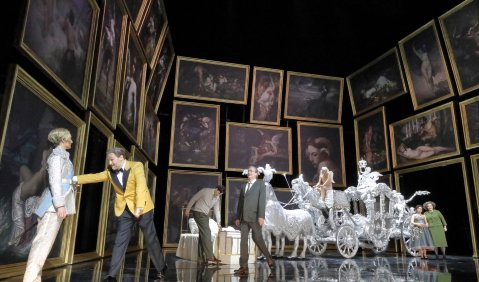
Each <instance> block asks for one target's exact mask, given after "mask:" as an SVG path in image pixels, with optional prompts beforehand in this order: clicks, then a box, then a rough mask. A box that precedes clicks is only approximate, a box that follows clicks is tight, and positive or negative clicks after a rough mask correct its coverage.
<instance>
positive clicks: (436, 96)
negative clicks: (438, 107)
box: [399, 20, 454, 110]
mask: <svg viewBox="0 0 479 282" xmlns="http://www.w3.org/2000/svg"><path fill="white" fill-rule="evenodd" d="M399 50H401V57H402V59H403V63H404V69H405V71H406V77H407V81H408V84H409V92H410V93H411V98H412V103H413V106H414V109H415V110H417V109H421V108H423V107H426V106H429V105H431V104H434V103H437V102H439V101H442V100H444V99H447V98H449V97H452V96H454V91H453V90H452V84H451V81H450V80H449V72H448V70H447V66H446V59H445V58H444V53H443V52H442V48H441V43H440V42H439V36H438V34H437V29H436V24H435V23H434V20H431V21H430V22H428V23H427V24H425V25H424V26H422V27H421V28H419V29H418V30H416V31H415V32H413V33H411V34H410V35H408V36H407V37H406V38H404V39H402V40H401V41H399Z"/></svg>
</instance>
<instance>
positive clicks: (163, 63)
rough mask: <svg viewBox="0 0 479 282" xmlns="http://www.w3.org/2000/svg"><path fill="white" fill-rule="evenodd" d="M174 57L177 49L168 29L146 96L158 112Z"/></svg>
mask: <svg viewBox="0 0 479 282" xmlns="http://www.w3.org/2000/svg"><path fill="white" fill-rule="evenodd" d="M174 59H175V50H174V49H173V41H172V39H171V33H170V30H169V29H168V30H167V31H166V36H165V40H163V45H162V47H161V51H160V53H159V54H158V57H157V58H156V63H155V65H154V67H153V70H152V75H151V76H150V79H149V80H148V86H147V91H146V97H148V99H150V102H151V104H152V105H153V108H154V109H155V112H158V108H159V107H160V102H161V98H162V97H163V91H164V90H165V85H166V81H167V79H168V75H169V74H170V70H171V66H172V65H173V61H174Z"/></svg>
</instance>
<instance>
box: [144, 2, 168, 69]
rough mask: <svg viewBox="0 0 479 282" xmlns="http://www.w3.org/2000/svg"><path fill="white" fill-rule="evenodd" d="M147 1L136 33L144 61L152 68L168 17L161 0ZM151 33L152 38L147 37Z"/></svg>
mask: <svg viewBox="0 0 479 282" xmlns="http://www.w3.org/2000/svg"><path fill="white" fill-rule="evenodd" d="M149 2H150V3H149V4H148V7H147V8H146V9H145V15H144V16H143V19H142V20H141V24H140V27H139V28H138V35H139V37H140V41H141V43H142V46H143V50H144V53H145V57H146V61H147V63H148V65H149V66H150V68H153V65H154V63H155V58H156V57H157V55H158V52H159V51H160V48H161V43H162V42H163V40H164V36H165V32H166V28H167V26H168V19H167V17H166V11H165V4H164V3H163V0H149ZM157 28H158V30H157ZM151 29H154V31H151ZM155 33H156V34H157V35H156V36H155V35H154V34H155ZM151 35H153V38H150V37H149V36H151Z"/></svg>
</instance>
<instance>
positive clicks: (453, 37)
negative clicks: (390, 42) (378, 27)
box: [345, 0, 479, 256]
mask: <svg viewBox="0 0 479 282" xmlns="http://www.w3.org/2000/svg"><path fill="white" fill-rule="evenodd" d="M478 4H479V3H478V2H477V1H472V0H467V1H464V2H462V3H461V4H459V5H458V6H456V7H454V8H452V9H451V10H450V11H445V12H444V14H442V15H438V17H437V18H435V19H429V21H428V22H427V23H426V24H424V25H423V26H420V27H418V28H417V30H415V31H414V32H412V33H411V34H409V35H407V36H406V37H405V38H402V39H401V38H398V44H397V46H394V47H393V48H392V49H391V50H389V51H388V52H386V53H385V54H383V55H380V56H379V57H378V58H377V59H375V60H373V62H371V63H369V64H367V65H365V66H364V67H363V68H361V69H359V70H358V71H356V72H354V73H353V74H351V75H350V76H348V77H347V78H346V81H347V84H348V89H349V95H350V98H351V105H352V109H353V116H354V132H355V144H356V146H355V147H356V161H359V160H360V159H364V160H366V161H367V162H368V164H370V166H371V167H372V168H373V169H374V170H377V171H380V172H381V173H382V174H384V175H386V174H388V175H390V176H393V180H392V183H391V184H392V186H393V187H394V188H395V189H397V190H399V191H401V192H402V193H403V194H404V195H405V197H408V196H410V195H412V193H413V192H414V191H415V190H429V191H430V192H431V194H430V195H429V196H427V197H422V198H417V199H415V200H414V202H412V203H410V204H411V205H412V206H414V205H416V204H422V203H424V202H425V201H427V200H432V201H434V202H436V204H437V208H438V209H439V210H441V212H442V213H443V214H444V215H445V217H446V219H449V220H448V223H449V225H448V230H451V229H452V231H451V232H448V234H447V237H448V241H449V242H450V243H449V245H450V248H449V249H450V252H451V253H457V254H461V255H469V256H470V255H472V256H477V255H478V245H477V243H478V242H477V240H476V238H477V235H476V234H477V231H478V230H479V229H477V228H478V227H479V224H478V222H479V213H478V209H477V206H478V204H479V187H478V185H477V183H478V180H477V177H478V173H479V172H478V171H477V148H478V147H479V146H478V145H479V144H478V140H479V111H478V109H479V108H478V105H479V104H478V99H479V93H478V92H477V89H478V88H479V80H478V76H477V70H476V68H477V65H478V58H479V57H478V56H477V54H478V52H477V50H478V49H477V46H478V45H477V42H478V41H477V40H476V39H477V35H478V34H479V30H478V24H477V23H478V22H479V8H478V7H479V5H478ZM425 20H426V21H427V20H428V19H425ZM345 127H347V125H346V124H345ZM347 142H348V141H347V140H345V143H346V146H348V143H347ZM459 207H460V208H459ZM464 236H465V237H464ZM464 238H466V240H464ZM458 242H461V243H460V244H459V243H458Z"/></svg>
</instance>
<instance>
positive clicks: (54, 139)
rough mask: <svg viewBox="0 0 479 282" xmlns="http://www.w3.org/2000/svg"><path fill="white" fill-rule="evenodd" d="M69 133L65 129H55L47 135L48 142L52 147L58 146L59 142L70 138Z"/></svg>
mask: <svg viewBox="0 0 479 282" xmlns="http://www.w3.org/2000/svg"><path fill="white" fill-rule="evenodd" d="M71 136H72V135H71V133H70V131H69V130H68V129H66V128H55V129H53V130H52V131H50V133H48V141H50V142H51V143H52V144H53V145H55V146H58V145H60V142H62V141H63V140H66V139H68V138H69V137H71Z"/></svg>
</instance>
